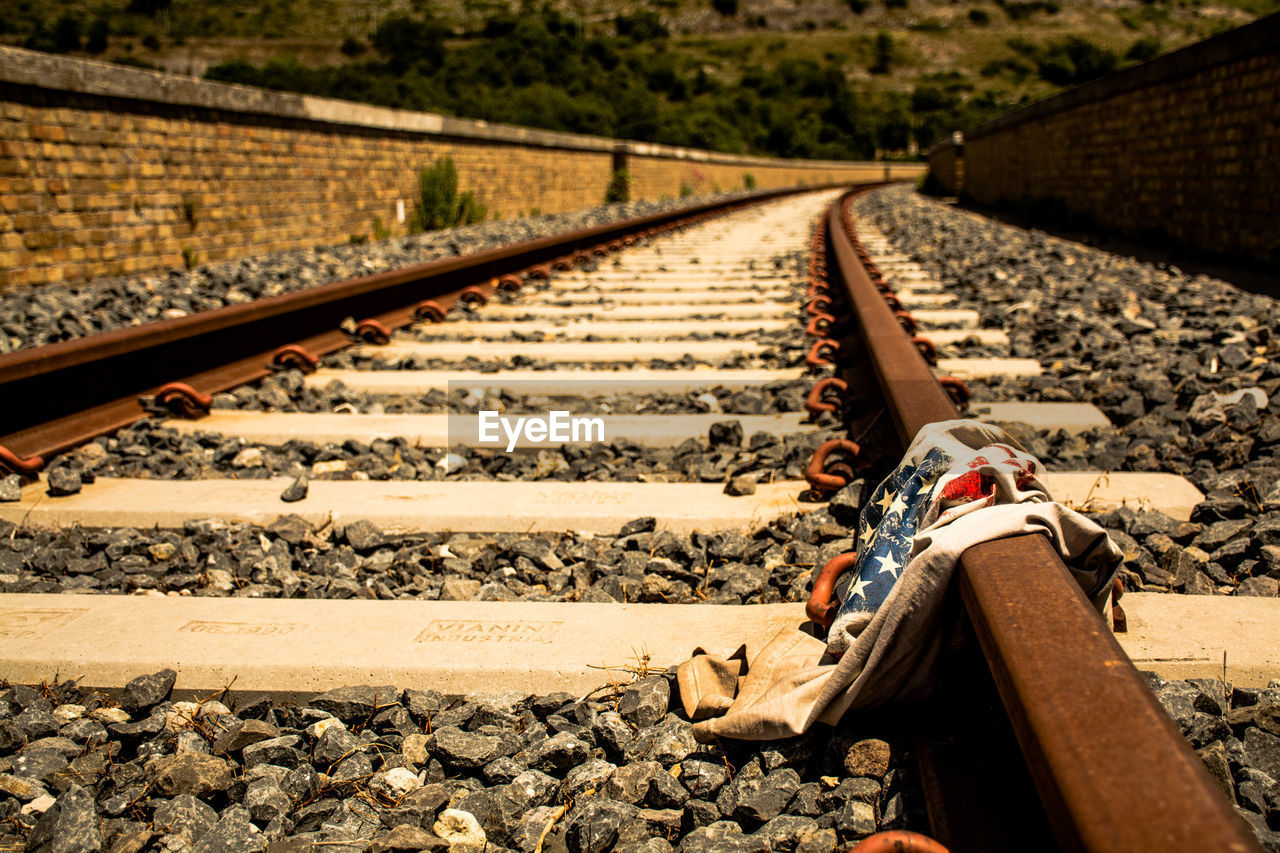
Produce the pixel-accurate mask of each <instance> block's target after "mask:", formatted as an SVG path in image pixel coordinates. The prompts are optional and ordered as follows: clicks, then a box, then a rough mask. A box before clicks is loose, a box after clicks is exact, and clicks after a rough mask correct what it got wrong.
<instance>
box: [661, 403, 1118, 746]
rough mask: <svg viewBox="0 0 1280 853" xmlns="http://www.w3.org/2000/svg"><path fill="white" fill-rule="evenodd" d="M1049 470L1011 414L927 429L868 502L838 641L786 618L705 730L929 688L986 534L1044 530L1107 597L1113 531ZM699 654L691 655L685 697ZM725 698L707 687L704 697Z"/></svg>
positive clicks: (706, 705) (700, 734)
mask: <svg viewBox="0 0 1280 853" xmlns="http://www.w3.org/2000/svg"><path fill="white" fill-rule="evenodd" d="M1043 473H1044V468H1043V466H1042V465H1041V464H1040V463H1039V461H1038V460H1036V459H1035V458H1034V457H1033V456H1031V455H1030V454H1028V453H1026V452H1025V451H1024V450H1022V449H1021V447H1020V446H1019V445H1018V444H1017V443H1016V442H1015V441H1014V440H1013V439H1012V438H1010V437H1009V436H1008V435H1007V434H1006V433H1005V432H1004V430H1002V429H1000V428H999V427H995V426H992V425H989V424H983V423H980V422H978V421H972V420H956V421H943V422H939V423H934V424H930V425H928V426H926V427H925V428H923V429H922V430H920V432H919V434H917V435H916V437H915V440H914V441H912V443H911V446H910V447H909V448H908V449H907V452H906V455H905V456H904V457H903V459H902V462H901V463H899V465H898V467H897V469H896V470H894V472H893V473H892V474H890V475H889V477H887V478H886V479H885V481H884V482H882V483H881V484H880V485H879V486H878V487H877V488H876V490H875V491H874V492H873V493H872V495H871V500H870V502H869V503H868V504H866V505H865V506H864V507H863V510H862V514H861V517H860V519H859V522H858V531H857V542H858V548H859V554H858V559H857V562H856V563H855V565H854V567H853V568H852V569H851V578H852V582H851V583H850V585H849V587H848V589H847V592H846V595H845V597H844V599H843V601H842V602H841V605H840V608H839V611H838V613H837V616H836V620H835V623H834V624H833V625H832V627H831V631H830V634H829V638H828V640H827V641H823V640H819V639H817V638H815V637H813V636H811V635H809V634H806V633H804V632H803V631H800V630H799V629H798V628H794V629H793V628H788V629H784V630H783V631H780V632H779V633H778V634H777V635H776V636H775V637H774V638H773V639H772V640H771V641H770V642H769V643H768V644H767V645H766V646H765V647H764V648H763V649H762V650H761V651H760V652H759V653H758V654H757V655H756V656H755V658H754V659H753V660H751V661H750V666H749V667H748V671H747V673H746V675H745V677H743V678H742V679H741V684H740V685H739V688H738V691H737V695H736V696H734V697H733V701H732V703H731V704H729V707H728V710H727V711H726V712H725V713H724V715H723V716H719V717H715V718H712V719H706V720H702V721H701V722H697V723H695V724H694V735H695V737H697V738H698V739H699V740H703V741H708V740H712V739H714V738H717V737H731V738H741V739H747V740H773V739H777V738H784V737H791V736H793V735H797V734H800V733H801V732H803V731H805V730H806V729H808V728H809V727H810V726H812V725H813V724H814V723H815V722H828V723H833V722H835V721H836V720H838V719H839V718H840V717H841V716H843V715H844V713H845V712H846V711H848V710H849V709H850V708H869V707H874V706H877V705H884V704H887V703H890V702H896V701H901V700H906V699H912V698H918V697H921V696H924V695H926V694H927V693H928V692H929V690H930V688H931V686H932V684H933V683H934V682H935V680H936V675H937V667H938V663H939V660H940V658H941V653H942V651H943V649H944V647H945V645H946V644H947V643H948V642H949V640H950V639H951V638H954V637H956V636H958V635H959V624H958V622H957V621H956V620H955V618H954V616H953V617H952V618H951V619H950V620H948V619H947V618H944V613H950V614H955V613H956V609H955V608H951V609H950V610H948V609H947V608H945V607H944V601H945V598H946V595H947V591H948V589H949V588H951V586H952V585H951V583H950V580H951V576H952V573H953V571H954V569H955V566H956V563H957V561H958V560H959V557H960V555H961V554H963V553H964V552H965V551H966V550H967V549H968V548H970V547H972V546H973V545H977V544H978V543H980V542H986V541H989V540H992V539H1001V538H1005V537H1008V536H1016V535H1019V534H1023V533H1041V534H1043V535H1045V536H1047V537H1048V538H1049V540H1050V542H1051V543H1052V544H1053V546H1054V548H1055V549H1056V550H1057V552H1058V554H1059V555H1060V556H1061V557H1062V559H1063V560H1064V562H1066V563H1067V565H1068V567H1069V568H1070V569H1071V571H1072V574H1073V575H1074V576H1075V578H1076V580H1077V582H1079V583H1080V585H1081V587H1082V589H1083V590H1084V592H1085V593H1086V595H1088V596H1089V597H1090V598H1091V599H1092V600H1094V601H1095V602H1099V603H1100V602H1101V601H1103V600H1104V599H1105V598H1106V595H1107V591H1108V590H1109V589H1110V584H1111V580H1112V578H1113V577H1114V576H1115V572H1116V569H1117V568H1118V566H1119V563H1120V559H1121V558H1120V552H1119V550H1118V549H1117V548H1116V547H1115V545H1113V544H1112V543H1111V540H1110V539H1108V538H1107V534H1106V531H1104V530H1103V529H1102V528H1100V527H1099V526H1097V525H1096V524H1094V523H1093V522H1091V521H1089V520H1088V519H1086V518H1084V517H1083V516H1081V515H1079V514H1078V513H1076V512H1074V511H1072V510H1070V509H1068V508H1067V507H1065V506H1062V505H1061V504H1058V503H1054V502H1053V501H1052V499H1051V498H1050V496H1049V493H1048V491H1047V489H1046V488H1045V486H1044V483H1043V481H1042V479H1041V477H1042V475H1043ZM696 660H697V659H696V658H695V661H696ZM693 664H694V661H690V662H689V664H686V665H685V666H683V667H681V673H680V675H681V678H682V683H681V693H682V696H683V695H684V694H685V690H684V686H685V685H684V681H683V679H684V678H685V677H686V674H687V673H689V672H690V671H691V669H692V665H693ZM697 666H698V667H700V668H701V669H702V670H703V671H709V670H714V669H716V668H717V667H716V665H715V663H714V662H712V661H702V662H700V663H698V664H697ZM721 683H722V684H723V683H724V682H721ZM725 686H727V685H725ZM724 701H727V697H726V698H725V699H724V700H704V701H703V702H702V707H701V708H699V709H697V710H698V711H699V713H701V714H706V713H707V712H708V711H709V710H710V706H712V705H720V706H722V705H723V703H724ZM686 710H687V711H688V712H689V713H690V715H691V716H692V715H693V712H694V710H695V709H690V708H686Z"/></svg>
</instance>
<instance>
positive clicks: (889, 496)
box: [876, 489, 898, 512]
mask: <svg viewBox="0 0 1280 853" xmlns="http://www.w3.org/2000/svg"><path fill="white" fill-rule="evenodd" d="M897 497H898V496H897V495H895V494H894V493H893V492H890V491H888V490H887V489H886V490H885V493H884V494H883V495H882V496H881V497H880V500H878V501H876V503H877V504H879V505H880V509H881V510H883V511H884V512H888V511H889V505H890V504H892V503H893V502H894V500H896V499H897Z"/></svg>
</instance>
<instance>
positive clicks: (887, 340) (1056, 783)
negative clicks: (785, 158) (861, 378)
mask: <svg viewBox="0 0 1280 853" xmlns="http://www.w3.org/2000/svg"><path fill="white" fill-rule="evenodd" d="M855 194H856V192H855V193H852V194H849V195H846V196H845V197H844V198H842V199H841V200H840V201H838V202H837V203H836V204H834V205H832V207H831V208H830V210H829V211H828V214H827V219H826V226H827V235H828V237H827V239H828V254H827V257H828V281H829V282H830V283H831V284H833V285H834V284H836V283H839V285H840V286H841V287H842V288H843V290H844V294H845V295H846V296H847V298H848V302H849V306H850V310H851V313H852V315H853V317H854V318H855V319H856V321H857V325H858V327H859V332H860V336H861V339H862V342H863V344H864V346H865V348H866V351H867V355H868V356H869V358H870V360H871V363H872V365H873V366H874V369H875V373H876V377H877V379H878V381H879V384H880V388H881V390H882V392H883V396H884V399H885V402H886V404H887V407H888V409H889V411H890V413H891V414H892V416H893V419H894V423H895V425H896V427H897V433H898V437H899V439H900V440H901V442H902V444H903V446H904V447H905V446H906V445H908V444H909V443H910V442H911V440H912V438H914V437H915V435H916V433H917V432H919V430H920V429H921V428H922V427H924V426H925V425H927V424H930V423H934V422H937V421H944V420H951V419H954V418H957V417H960V415H959V413H958V412H957V410H956V407H955V405H954V404H953V403H952V401H951V398H950V397H949V396H948V395H947V393H946V391H945V390H944V389H943V387H942V386H941V385H940V384H939V383H938V382H937V381H936V380H935V379H934V377H933V374H932V372H931V371H930V369H929V366H928V364H927V363H926V362H925V360H924V358H923V356H922V355H921V354H920V352H919V350H918V349H917V348H916V346H915V345H913V343H912V342H911V340H910V338H908V336H907V335H906V334H905V333H904V332H903V330H902V328H901V326H900V325H899V323H898V321H897V318H895V316H894V314H893V311H892V310H891V308H890V307H889V305H888V304H887V303H886V301H885V299H884V297H883V296H882V295H881V293H880V292H879V290H878V289H877V287H876V285H875V284H874V283H873V282H872V279H871V276H870V274H869V273H868V271H867V269H866V268H865V267H864V266H863V264H862V263H861V262H860V261H859V259H858V256H857V253H856V251H855V248H854V243H853V241H852V236H851V235H852V228H851V222H852V220H851V217H850V213H849V203H850V201H851V199H852V197H853V195H855ZM959 569H960V570H959V585H960V593H961V596H962V598H963V601H964V607H965V610H966V612H967V615H968V618H969V621H970V622H971V623H972V625H973V629H974V632H975V633H976V635H977V638H978V641H979V643H980V644H981V648H982V651H983V654H984V655H985V657H986V661H987V664H988V666H989V668H990V671H991V674H992V676H993V678H994V680H995V684H996V687H997V689H998V691H999V694H1000V700H1001V702H1002V703H1003V705H1004V709H1005V712H1006V713H1007V715H1008V718H1009V722H1010V724H1011V725H1012V728H1013V731H1014V733H1015V734H1016V736H1017V741H1018V744H1019V746H1020V748H1021V751H1022V754H1023V757H1024V759H1025V763H1026V767H1027V769H1028V770H1029V771H1030V774H1031V778H1032V779H1033V780H1034V782H1035V787H1036V790H1037V793H1038V795H1039V799H1040V801H1041V804H1042V805H1043V807H1044V811H1045V814H1046V816H1047V819H1048V823H1049V825H1050V827H1051V828H1052V831H1053V835H1054V836H1055V837H1056V840H1057V843H1058V845H1059V846H1060V847H1061V848H1062V849H1064V850H1084V851H1090V853H1139V851H1142V853H1148V852H1149V851H1162V853H1175V851H1186V853H1193V851H1194V853H1203V851H1206V850H1217V851H1260V850H1261V848H1260V847H1259V845H1258V843H1257V841H1256V839H1255V838H1254V837H1253V835H1252V834H1251V833H1249V832H1248V830H1247V828H1246V826H1245V824H1244V822H1243V821H1242V820H1241V819H1240V818H1239V817H1237V816H1236V815H1235V814H1234V813H1233V812H1232V810H1231V807H1230V806H1229V804H1228V803H1227V800H1226V798H1225V797H1224V795H1223V794H1222V792H1221V790H1220V789H1219V788H1218V787H1217V785H1216V784H1215V783H1214V781H1213V779H1212V778H1211V777H1210V776H1209V773H1208V771H1206V769H1205V768H1204V765H1203V764H1202V763H1201V761H1200V759H1199V758H1198V757H1197V756H1196V754H1195V753H1194V752H1193V751H1192V749H1191V747H1190V746H1189V745H1188V744H1187V741H1186V740H1185V739H1184V738H1183V737H1182V735H1181V734H1180V733H1179V732H1178V730H1177V729H1176V728H1175V726H1174V724H1173V722H1172V721H1171V720H1170V719H1169V717H1168V715H1167V714H1165V712H1164V710H1163V709H1162V708H1161V707H1160V704H1159V703H1158V702H1157V701H1156V698H1155V696H1154V695H1153V694H1152V693H1151V691H1150V689H1148V687H1147V685H1146V683H1145V682H1144V680H1143V678H1142V676H1141V675H1140V674H1139V672H1138V671H1137V669H1135V668H1134V666H1133V664H1132V663H1131V662H1130V661H1129V659H1128V657H1127V656H1126V655H1125V653H1124V652H1123V651H1122V650H1121V648H1120V645H1119V644H1118V643H1117V642H1116V640H1115V637H1114V636H1113V635H1112V634H1111V632H1110V631H1109V630H1108V629H1107V628H1106V626H1105V625H1104V624H1103V622H1102V620H1101V619H1100V618H1099V616H1098V614H1097V612H1096V611H1095V610H1094V609H1093V607H1092V605H1091V604H1090V602H1089V601H1088V599H1087V598H1086V597H1085V595H1084V594H1083V592H1082V591H1081V590H1080V587H1079V585H1078V584H1076V582H1075V581H1074V580H1073V579H1072V577H1071V574H1070V573H1069V571H1068V570H1067V568H1066V566H1065V565H1063V563H1062V560H1061V559H1060V558H1059V557H1058V555H1057V552H1056V551H1054V550H1053V548H1052V546H1051V545H1050V544H1049V542H1048V540H1047V539H1046V538H1045V537H1044V536H1041V535H1038V534H1029V535H1022V536H1016V537H1010V538H1007V539H999V540H995V541H992V542H988V543H984V544H982V545H977V546H974V547H972V548H970V549H969V550H968V551H966V552H965V553H964V554H963V556H962V557H961V560H960V567H959ZM991 796H992V797H1000V796H1004V792H999V793H996V792H992V793H991ZM973 817H975V816H963V815H961V816H959V817H957V816H955V815H954V814H931V820H933V822H934V827H935V832H937V833H938V834H939V835H940V836H942V837H941V840H942V841H944V842H945V843H948V844H950V845H951V846H952V847H953V850H957V851H958V850H968V849H974V847H973V841H972V838H971V837H970V838H965V837H946V836H947V835H949V834H950V833H951V832H956V831H962V830H960V829H959V827H958V826H957V824H961V823H963V824H967V825H972V824H973V823H974V820H973ZM986 849H990V848H986Z"/></svg>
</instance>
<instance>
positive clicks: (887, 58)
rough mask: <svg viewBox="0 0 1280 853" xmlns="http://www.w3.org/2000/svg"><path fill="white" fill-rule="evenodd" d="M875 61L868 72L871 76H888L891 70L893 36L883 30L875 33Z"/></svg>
mask: <svg viewBox="0 0 1280 853" xmlns="http://www.w3.org/2000/svg"><path fill="white" fill-rule="evenodd" d="M875 50H876V53H875V61H874V62H872V63H871V68H869V69H868V70H869V71H870V72H871V73H872V74H888V73H889V71H890V70H892V68H893V54H894V43H893V36H891V35H889V33H888V32H886V31H885V30H881V31H880V32H878V33H876V48H875Z"/></svg>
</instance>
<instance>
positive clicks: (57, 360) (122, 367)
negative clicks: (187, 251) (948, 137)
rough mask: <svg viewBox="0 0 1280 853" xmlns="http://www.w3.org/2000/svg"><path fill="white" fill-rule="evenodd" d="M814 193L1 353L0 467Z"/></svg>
mask: <svg viewBox="0 0 1280 853" xmlns="http://www.w3.org/2000/svg"><path fill="white" fill-rule="evenodd" d="M814 189H823V187H805V188H798V189H788V190H776V191H773V192H768V193H761V194H759V195H755V196H752V197H750V198H738V199H732V200H729V201H715V202H708V203H705V204H700V205H695V206H692V207H687V208H682V209H680V210H675V211H665V212H661V213H654V214H649V215H647V216H641V217H636V218H634V219H629V220H624V221H621V222H614V223H609V224H606V225H598V226H593V227H591V228H585V229H580V230H576V231H571V232H566V233H564V234H557V235H552V236H549V237H542V238H538V239H535V240H528V241H525V242H523V243H516V244H513V245H510V246H503V247H500V248H496V249H488V250H485V251H481V252H476V253H474V254H470V255H465V256H462V257H457V258H446V259H442V260H437V261H432V262H430V263H426V264H419V265H416V266H411V267H406V268H403V269H398V270H392V271H389V272H383V273H377V274H375V275H369V276H363V277H360V278H355V279H349V280H346V281H339V282H334V283H331V284H328V285H323V286H320V287H315V288H311V289H308V290H302V291H297V292H294V293H286V294H282V295H280V296H273V297H269V298H266V299H259V300H255V301H253V302H248V303H244V304H241V305H232V306H228V307H225V308H219V309H215V310H212V311H204V312H201V313H198V314H193V315H191V316H188V317H181V318H178V319H175V320H164V321H160V322H156V323H148V324H146V325H143V326H136V327H132V328H126V329H116V330H113V331H109V332H103V333H101V334H96V335H89V336H86V337H83V338H76V339H74V340H69V341H62V342H59V343H56V344H50V345H48V346H42V347H33V348H30V349H24V350H18V351H17V352H12V353H5V354H3V355H0V398H3V399H5V400H8V401H9V404H8V406H7V408H6V412H5V419H4V423H3V425H2V426H0V471H2V470H4V469H6V468H8V469H13V470H16V471H18V472H19V473H26V474H28V475H31V474H34V472H35V471H36V470H37V469H38V468H40V467H41V466H42V465H43V464H44V463H45V462H46V461H48V458H49V457H50V456H51V455H52V454H55V453H58V452H61V451H63V450H67V449H69V448H71V447H75V446H77V445H79V444H82V443H84V442H85V441H88V440H90V439H92V438H94V437H95V436H98V435H102V434H104V433H106V432H110V431H112V430H115V429H118V428H120V427H123V426H127V425H128V424H130V423H133V422H134V421H136V420H137V419H138V418H140V417H142V416H143V415H144V414H145V413H146V412H145V409H144V408H143V407H142V405H141V404H140V403H139V400H138V398H139V397H140V396H153V395H155V394H156V393H157V392H158V391H159V390H160V389H161V388H162V387H164V386H166V385H169V384H171V383H181V384H184V385H186V386H189V387H190V388H191V389H193V390H195V391H196V392H198V393H199V394H202V395H208V394H213V393H216V392H219V391H224V390H226V389H228V388H233V387H235V386H237V385H242V384H244V383H246V382H253V381H256V380H258V379H262V378H263V377H265V376H268V375H269V374H270V373H271V372H272V370H274V369H278V368H279V367H280V366H281V362H282V361H283V362H284V363H285V364H287V363H288V360H289V359H290V358H292V359H293V363H295V364H304V363H305V362H306V361H307V360H308V357H316V356H321V355H324V354H327V353H330V352H334V351H336V350H339V349H342V348H343V347H345V346H349V345H350V344H351V343H352V337H351V336H349V335H347V334H346V333H344V332H343V331H341V330H340V328H339V326H340V324H342V323H343V321H344V320H347V319H351V320H355V321H357V322H361V324H362V325H364V326H365V327H366V328H368V329H373V330H377V329H378V328H379V326H381V327H383V328H385V329H395V328H397V327H400V326H405V325H408V324H409V323H411V322H413V321H414V319H415V317H414V306H415V305H419V304H421V303H423V302H425V301H427V300H430V301H431V302H432V303H434V305H431V304H430V303H428V305H427V306H424V309H425V310H426V311H428V312H432V311H433V310H434V309H443V310H445V311H447V310H448V309H450V308H451V307H452V305H453V304H454V302H455V301H456V300H458V299H459V298H464V299H465V298H468V297H470V296H477V297H478V298H481V299H483V298H487V297H488V296H490V295H492V293H493V291H494V290H496V289H498V288H499V287H501V286H510V285H513V284H514V285H515V286H519V280H517V281H515V282H511V281H510V277H511V276H513V275H517V274H520V273H527V272H528V271H529V270H530V268H531V267H535V266H537V265H545V264H549V263H551V262H553V261H557V260H570V261H572V260H578V259H581V258H583V257H589V256H590V253H592V252H594V253H595V254H596V255H597V256H599V255H603V254H607V253H608V252H610V251H616V250H617V249H619V248H620V247H621V246H622V244H623V243H624V242H630V241H633V240H634V239H636V238H637V237H645V236H653V235H656V234H659V233H663V232H666V231H669V230H672V229H674V228H677V227H681V226H685V225H689V224H692V223H693V222H695V221H698V220H700V219H702V218H705V217H708V216H713V215H718V214H722V213H726V212H728V211H731V210H734V209H737V208H740V207H744V206H747V205H751V204H757V203H760V202H764V201H770V200H773V199H776V198H780V197H783V196H786V195H792V194H795V193H798V192H810V191H813V190H814ZM367 320H372V321H374V322H373V323H369V324H365V323H363V322H362V321H367ZM282 350H284V352H282ZM24 461H25V462H26V464H23V463H24Z"/></svg>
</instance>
